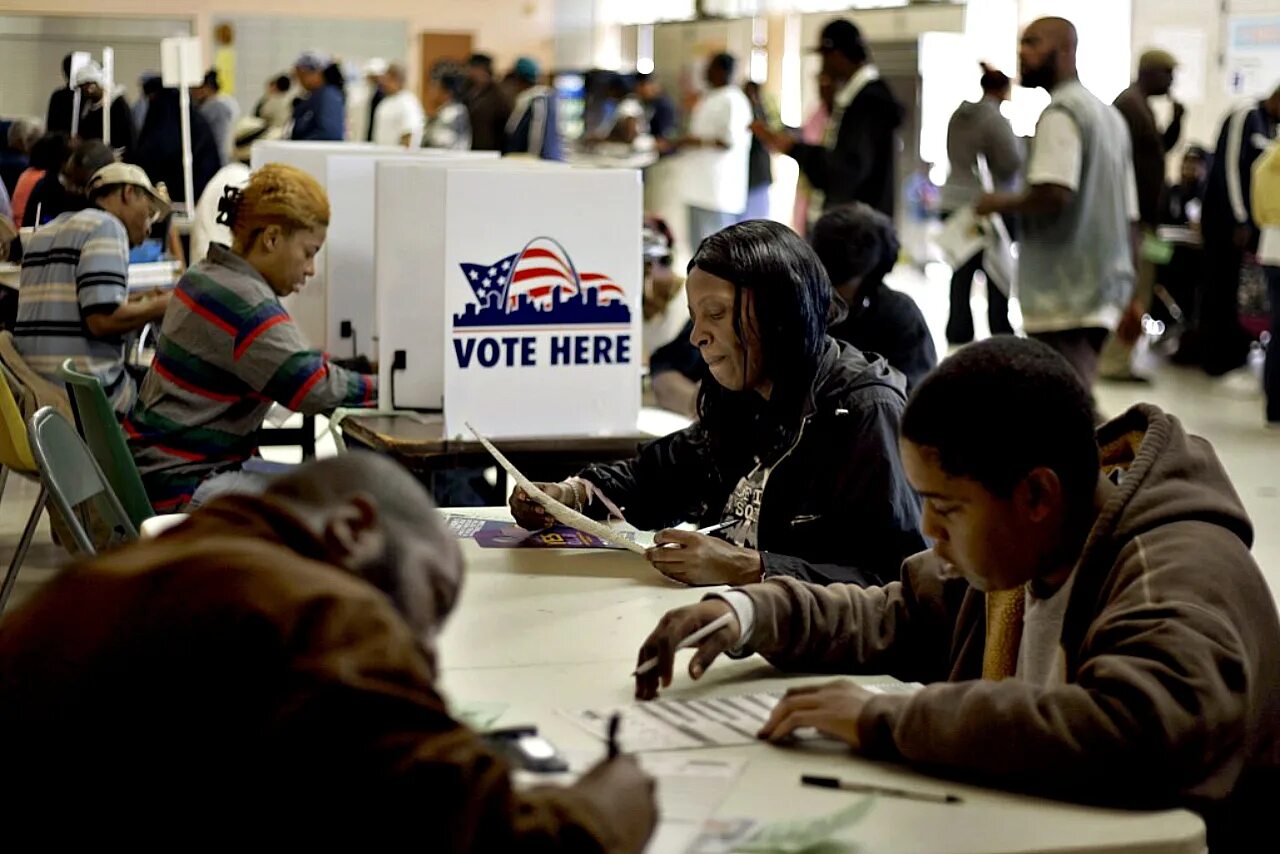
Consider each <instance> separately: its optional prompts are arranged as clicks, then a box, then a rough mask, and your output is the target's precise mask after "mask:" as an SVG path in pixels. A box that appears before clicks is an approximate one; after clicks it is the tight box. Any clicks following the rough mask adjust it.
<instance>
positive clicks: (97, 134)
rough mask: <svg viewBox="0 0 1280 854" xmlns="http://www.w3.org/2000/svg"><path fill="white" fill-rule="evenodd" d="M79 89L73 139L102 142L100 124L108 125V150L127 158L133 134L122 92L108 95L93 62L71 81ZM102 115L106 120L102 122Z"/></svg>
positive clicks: (96, 66)
mask: <svg viewBox="0 0 1280 854" xmlns="http://www.w3.org/2000/svg"><path fill="white" fill-rule="evenodd" d="M73 82H74V83H75V85H76V87H77V88H78V89H79V90H80V124H79V126H78V127H77V129H76V136H77V137H79V138H80V139H105V137H104V135H103V122H104V121H110V122H111V125H110V127H111V143H110V145H111V147H112V149H114V150H116V151H118V152H120V153H121V154H122V155H123V159H127V158H128V156H129V154H130V151H131V149H132V148H133V143H134V139H135V137H136V135H137V134H136V132H135V130H134V127H133V110H132V109H130V108H129V102H128V101H127V100H125V97H124V90H123V88H121V89H120V90H119V91H116V92H108V91H106V89H105V88H104V87H105V86H106V85H107V79H106V76H105V75H104V74H103V72H102V68H101V67H99V66H98V64H97V63H96V62H92V61H91V62H87V63H85V64H84V65H83V66H81V67H80V68H79V69H78V70H77V71H76V77H75V80H74V81H73ZM104 115H107V116H108V118H106V119H104V118H103V117H104Z"/></svg>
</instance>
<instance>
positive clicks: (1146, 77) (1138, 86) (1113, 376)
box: [1099, 50, 1185, 383]
mask: <svg viewBox="0 0 1280 854" xmlns="http://www.w3.org/2000/svg"><path fill="white" fill-rule="evenodd" d="M1177 67H1178V61H1177V60H1176V59H1175V58H1174V57H1173V55H1172V54H1170V53H1169V52H1168V51H1164V50H1148V51H1145V52H1144V53H1143V54H1142V56H1141V58H1139V60H1138V78H1137V80H1135V81H1134V82H1133V84H1132V85H1131V86H1130V87H1129V88H1128V89H1126V90H1124V91H1123V92H1121V93H1120V94H1119V95H1118V96H1117V97H1116V100H1115V102H1114V105H1115V108H1116V109H1117V110H1119V111H1120V115H1122V116H1124V121H1125V124H1126V125H1128V127H1129V140H1130V142H1131V144H1132V145H1133V169H1134V176H1135V178H1136V179H1137V187H1138V219H1139V223H1140V225H1141V229H1142V234H1143V238H1144V241H1145V240H1146V239H1154V238H1155V232H1156V228H1157V227H1158V226H1159V224H1160V199H1161V197H1162V196H1163V195H1164V187H1165V181H1164V176H1165V171H1166V163H1165V158H1166V156H1167V155H1168V152H1169V150H1170V149H1172V148H1173V147H1174V146H1175V145H1177V144H1178V137H1180V136H1181V135H1182V117H1183V114H1184V112H1185V110H1184V108H1183V106H1182V104H1180V103H1178V102H1177V101H1174V102H1173V121H1172V122H1170V124H1169V127H1167V128H1166V129H1165V130H1163V131H1161V130H1160V128H1159V127H1158V126H1157V125H1156V118H1155V114H1154V113H1153V112H1152V111H1151V105H1150V103H1148V100H1149V99H1150V98H1158V97H1163V96H1165V95H1168V94H1169V90H1170V89H1171V88H1172V87H1173V77H1174V70H1175V69H1176V68H1177ZM1135 261H1136V262H1137V267H1138V277H1137V288H1136V290H1135V292H1134V295H1133V302H1132V303H1131V305H1130V307H1129V316H1130V317H1141V316H1142V315H1143V314H1146V313H1148V312H1150V311H1151V310H1152V307H1153V306H1152V302H1153V299H1154V295H1155V279H1156V265H1155V263H1154V262H1152V261H1150V260H1148V259H1147V258H1146V257H1143V256H1142V254H1141V253H1139V257H1138V258H1136V259H1135ZM1141 334H1142V327H1141V325H1140V324H1136V323H1132V322H1130V323H1124V324H1122V328H1121V329H1117V330H1116V334H1114V335H1112V336H1111V338H1110V339H1108V340H1107V343H1106V345H1105V346H1104V347H1103V350H1102V356H1101V364H1100V367H1099V374H1100V376H1101V377H1102V378H1103V379H1105V380H1109V381H1111V382H1143V383H1145V382H1150V381H1151V379H1150V377H1147V376H1144V375H1142V374H1137V373H1134V371H1133V350H1134V347H1135V346H1136V345H1137V343H1138V339H1139V337H1140V336H1141Z"/></svg>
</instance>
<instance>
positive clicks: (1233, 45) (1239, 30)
mask: <svg viewBox="0 0 1280 854" xmlns="http://www.w3.org/2000/svg"><path fill="white" fill-rule="evenodd" d="M1226 60H1227V75H1226V84H1227V93H1228V94H1230V95H1234V96H1242V97H1249V98H1255V97H1256V98H1260V97H1263V96H1265V95H1268V94H1270V93H1271V92H1273V91H1275V88H1276V85H1277V84H1280V15H1263V16H1256V15H1254V16H1238V15H1233V16H1231V17H1230V18H1228V19H1227V49H1226Z"/></svg>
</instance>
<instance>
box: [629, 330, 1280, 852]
mask: <svg viewBox="0 0 1280 854" xmlns="http://www.w3.org/2000/svg"><path fill="white" fill-rule="evenodd" d="M957 413H964V416H963V417H959V418H958V417H957ZM901 448H902V457H903V462H904V464H905V466H906V470H907V474H908V476H909V477H910V479H911V483H912V485H913V486H914V487H915V488H916V489H917V490H918V491H919V493H920V494H921V495H922V496H923V497H924V500H925V505H924V507H925V510H924V513H925V516H924V518H925V533H926V535H927V536H929V537H930V539H932V540H933V543H934V545H933V548H932V550H931V551H928V552H924V553H922V554H919V555H916V556H914V557H912V558H910V559H909V560H907V561H906V562H905V564H904V565H903V567H902V572H901V576H900V579H899V580H896V581H893V582H892V583H890V584H887V585H885V586H883V587H875V588H866V589H862V588H859V587H856V586H853V585H843V584H842V585H832V586H829V587H819V586H816V585H812V584H804V583H801V582H798V581H796V580H794V579H789V578H779V579H771V580H769V581H768V582H766V583H764V584H759V585H755V586H752V587H747V588H742V589H740V590H738V591H729V592H727V593H723V594H719V596H718V597H717V596H715V595H714V594H713V597H710V598H708V599H707V600H706V601H704V602H702V603H701V604H698V605H693V606H690V607H686V608H681V609H678V610H676V611H673V612H672V613H670V614H668V615H666V616H665V617H664V618H663V620H662V622H661V623H660V624H659V626H658V628H657V629H656V630H655V631H654V633H653V634H652V635H651V636H650V637H649V639H648V640H646V641H645V643H644V646H643V648H642V650H641V652H640V656H639V657H640V660H641V661H643V660H645V659H647V658H649V657H651V656H656V657H657V658H658V660H659V665H658V667H657V669H655V670H654V671H652V672H650V673H648V674H646V675H644V676H641V677H639V678H638V679H637V682H636V693H637V696H639V697H641V698H650V697H653V696H655V695H656V693H657V692H658V689H659V686H660V685H662V686H666V685H669V684H670V682H671V678H672V675H673V673H672V660H673V653H674V648H675V645H676V643H677V642H678V641H679V640H680V639H681V638H683V637H685V636H686V635H687V634H688V633H689V632H691V631H694V630H696V629H698V628H699V627H701V626H704V625H706V624H707V623H709V622H710V621H712V620H715V619H717V618H718V617H720V616H721V615H722V614H729V613H732V614H735V615H736V617H737V619H736V621H735V622H734V624H732V625H730V626H728V627H725V628H723V629H721V630H720V631H718V632H716V633H715V634H713V635H712V636H711V637H709V638H707V639H706V640H705V641H704V642H703V643H702V644H701V645H700V647H699V649H698V651H697V652H696V654H695V656H694V658H693V661H692V662H691V663H690V667H689V672H690V675H691V676H693V677H694V678H695V679H696V678H699V677H700V676H701V675H702V674H703V673H704V672H705V671H706V669H707V667H708V666H710V665H711V663H712V661H713V660H714V659H715V658H716V657H717V656H718V655H719V654H720V653H722V652H730V651H732V652H733V653H734V654H735V655H748V654H751V653H759V654H761V655H763V656H764V657H765V658H767V659H768V660H769V661H770V662H772V663H773V664H774V665H776V666H778V667H781V668H783V669H786V670H792V671H796V672H803V673H821V672H828V673H848V674H857V673H888V674H891V675H893V676H895V677H897V678H899V679H902V680H906V681H915V682H922V683H924V684H925V687H924V689H923V690H921V691H918V692H916V693H914V694H898V695H893V696H889V695H884V696H873V695H871V694H870V693H868V692H867V691H866V690H865V689H863V688H860V687H858V686H857V685H855V684H854V683H851V682H846V681H837V682H832V683H828V684H826V685H822V686H817V687H814V688H808V689H796V690H793V691H790V692H788V694H787V696H786V697H785V699H783V701H782V702H781V703H780V704H779V705H778V706H777V708H776V709H775V710H774V712H773V714H772V717H771V718H770V719H769V721H768V722H767V723H766V725H765V727H764V728H763V730H762V731H761V733H760V735H761V737H762V738H767V739H769V740H771V741H782V740H784V739H786V738H787V737H788V736H789V735H790V734H792V733H794V732H795V730H796V729H797V728H800V727H806V726H807V727H816V728H817V729H818V730H819V731H821V732H823V733H825V734H827V735H829V736H832V737H834V738H837V739H839V740H841V741H844V742H847V743H848V744H849V745H850V746H852V747H853V748H854V749H855V750H857V751H859V752H861V753H864V754H866V755H867V756H870V757H874V758H879V759H887V760H900V761H904V762H908V763H911V764H916V765H920V766H923V767H926V768H928V769H929V770H930V771H931V772H933V773H942V774H954V775H956V776H960V777H963V778H965V779H968V780H971V781H974V782H977V783H979V784H984V785H992V786H998V787H1002V788H1008V789H1012V790H1017V791H1024V792H1029V793H1033V794H1041V795H1047V796H1051V797H1065V798H1070V799H1080V800H1086V801H1093V802H1097V803H1100V804H1105V805H1107V806H1111V807H1119V806H1130V807H1149V808H1158V807H1173V806H1184V807H1189V808H1191V809H1194V810H1196V811H1198V812H1200V813H1201V815H1203V816H1204V817H1205V819H1206V820H1207V823H1208V826H1209V848H1210V850H1212V851H1215V852H1219V851H1223V852H1225V851H1245V850H1255V847H1256V845H1257V840H1258V839H1260V838H1265V834H1267V833H1269V832H1270V817H1271V815H1272V811H1273V805H1274V804H1275V801H1276V798H1277V797H1278V796H1280V658H1278V657H1277V656H1276V655H1275V654H1274V650H1275V649H1276V648H1277V645H1280V619H1278V618H1277V614H1276V606H1275V599H1274V597H1273V596H1272V595H1271V591H1270V590H1269V589H1268V587H1267V582H1266V579H1265V578H1263V575H1262V573H1261V571H1260V570H1259V568H1258V566H1257V564H1256V563H1255V562H1254V560H1253V557H1252V556H1251V555H1250V554H1249V547H1250V543H1251V542H1252V539H1253V529H1252V526H1251V525H1250V523H1249V519H1248V517H1247V515H1246V514H1245V511H1244V508H1243V507H1242V506H1241V504H1240V498H1239V497H1238V495H1237V493H1236V491H1235V489H1234V488H1233V487H1232V485H1231V481H1230V480H1229V478H1228V477H1227V473H1226V471H1225V470H1224V469H1223V467H1222V463H1221V462H1220V461H1219V460H1218V458H1217V456H1216V455H1215V454H1214V451H1213V449H1212V448H1211V447H1210V446H1209V444H1208V443H1207V442H1205V441H1204V440H1203V439H1200V438H1198V437H1195V436H1190V435H1188V434H1187V433H1186V432H1184V430H1183V427H1182V425H1181V423H1180V422H1179V421H1178V419H1177V418H1174V417H1172V416H1170V415H1168V414H1166V413H1164V412H1161V411H1160V410H1159V409H1157V408H1156V407H1154V406H1151V405H1148V404H1139V405H1137V406H1135V407H1133V408H1132V409H1130V410H1129V411H1128V412H1126V413H1125V414H1124V415H1122V416H1121V417H1120V418H1118V419H1116V420H1114V421H1112V422H1110V423H1108V424H1106V425H1105V426H1103V427H1102V428H1101V429H1100V430H1098V431H1097V433H1096V435H1095V432H1094V429H1093V406H1092V401H1091V400H1090V394H1089V390H1088V388H1087V387H1085V386H1084V385H1083V384H1082V383H1081V381H1080V377H1079V375H1078V374H1077V373H1076V372H1075V371H1074V370H1073V369H1072V367H1071V366H1070V365H1069V364H1068V363H1067V362H1066V361H1064V360H1063V359H1062V357H1061V356H1060V355H1058V354H1057V353H1055V352H1054V351H1053V350H1051V349H1050V348H1049V347H1047V346H1046V345H1044V344H1042V343H1040V342H1037V341H1034V340H1027V339H1020V338H1015V337H1013V336H1008V335H1002V336H998V337H996V338H991V339H988V340H986V341H982V342H980V343H977V344H972V345H969V346H968V347H964V348H962V349H961V350H960V351H959V352H958V353H956V354H955V355H953V356H951V357H950V358H949V359H947V360H946V361H945V362H943V363H942V364H941V365H940V366H939V367H938V369H937V370H936V371H935V372H934V373H933V374H931V375H930V376H929V377H927V378H926V379H925V381H924V382H923V383H921V384H920V386H919V388H917V389H916V391H915V393H914V394H913V395H912V398H911V402H910V403H909V404H908V405H907V411H906V414H905V415H904V416H903V419H902V439H901Z"/></svg>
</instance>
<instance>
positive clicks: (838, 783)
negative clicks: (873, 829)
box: [800, 774, 962, 804]
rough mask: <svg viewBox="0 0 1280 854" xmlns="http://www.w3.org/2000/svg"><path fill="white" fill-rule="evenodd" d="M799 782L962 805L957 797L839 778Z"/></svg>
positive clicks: (810, 777)
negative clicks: (853, 781)
mask: <svg viewBox="0 0 1280 854" xmlns="http://www.w3.org/2000/svg"><path fill="white" fill-rule="evenodd" d="M800 782H801V783H802V784H804V785H806V786H817V787H819V788H822V789H840V790H841V791H844V792H862V793H864V794H868V795H884V796H885V797H886V798H906V799H907V800H912V801H928V802H929V803H932V804H958V803H962V801H961V800H960V796H959V795H935V794H933V793H931V792H912V791H909V790H907V789H895V788H892V787H891V786H877V785H874V784H872V783H852V782H849V781H848V780H841V779H840V778H839V777H817V776H814V775H812V774H804V775H802V776H801V777H800Z"/></svg>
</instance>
